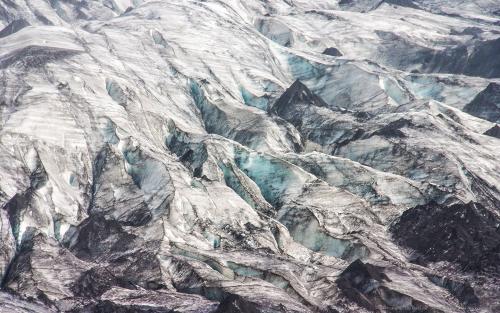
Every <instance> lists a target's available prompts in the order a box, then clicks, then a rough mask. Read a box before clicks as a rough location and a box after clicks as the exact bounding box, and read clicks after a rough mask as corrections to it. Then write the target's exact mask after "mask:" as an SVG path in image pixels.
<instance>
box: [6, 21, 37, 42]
mask: <svg viewBox="0 0 500 313" xmlns="http://www.w3.org/2000/svg"><path fill="white" fill-rule="evenodd" d="M27 26H30V23H28V22H27V21H26V20H24V19H19V20H15V21H12V22H11V23H10V24H9V25H7V26H5V27H4V29H2V30H1V31H0V38H3V37H7V36H9V35H12V34H14V33H15V32H18V31H20V30H21V29H23V28H25V27H27Z"/></svg>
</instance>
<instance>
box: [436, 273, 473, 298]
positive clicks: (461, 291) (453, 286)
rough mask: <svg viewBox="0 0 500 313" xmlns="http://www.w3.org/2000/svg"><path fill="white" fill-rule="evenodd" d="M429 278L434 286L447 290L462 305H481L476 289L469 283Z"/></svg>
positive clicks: (446, 278) (437, 277) (439, 277)
mask: <svg viewBox="0 0 500 313" xmlns="http://www.w3.org/2000/svg"><path fill="white" fill-rule="evenodd" d="M427 277H428V278H429V280H430V281H432V282H433V283H434V284H436V285H438V286H440V287H443V288H445V289H447V290H448V291H449V292H450V293H451V294H452V295H454V296H455V297H456V298H457V299H458V300H459V301H460V303H463V304H464V305H467V306H469V305H478V304H479V298H478V297H477V296H476V293H475V292H474V289H473V288H472V287H471V285H470V284H469V283H468V282H462V281H459V280H454V279H452V278H449V277H441V276H437V275H430V274H429V275H427Z"/></svg>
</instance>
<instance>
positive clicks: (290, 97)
mask: <svg viewBox="0 0 500 313" xmlns="http://www.w3.org/2000/svg"><path fill="white" fill-rule="evenodd" d="M297 104H308V105H313V106H318V107H328V104H327V103H326V102H325V101H323V99H321V98H320V97H318V96H317V95H315V94H314V93H312V92H311V90H309V88H307V86H306V85H304V84H303V83H302V82H300V81H299V80H296V81H295V82H294V83H293V84H292V85H291V86H290V87H288V89H287V90H286V91H285V92H284V93H283V94H282V95H281V97H280V98H279V99H278V101H276V103H275V104H274V105H273V107H272V108H271V111H272V112H273V113H276V114H278V115H280V116H282V115H284V114H286V113H287V112H288V111H291V110H292V109H293V108H294V106H295V105H297ZM292 124H293V123H292Z"/></svg>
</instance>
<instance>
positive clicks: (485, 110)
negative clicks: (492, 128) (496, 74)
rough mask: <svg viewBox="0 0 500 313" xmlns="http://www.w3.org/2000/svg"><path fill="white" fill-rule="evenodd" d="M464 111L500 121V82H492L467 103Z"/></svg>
mask: <svg viewBox="0 0 500 313" xmlns="http://www.w3.org/2000/svg"><path fill="white" fill-rule="evenodd" d="M464 111H465V112H467V113H469V114H471V115H474V116H477V117H479V118H483V119H485V120H488V121H490V122H493V123H498V122H500V84H497V83H490V84H489V85H488V87H486V89H484V90H483V91H481V92H480V93H479V94H478V95H477V96H476V97H475V98H474V100H472V101H471V102H470V103H467V105H465V107H464Z"/></svg>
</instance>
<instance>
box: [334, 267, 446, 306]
mask: <svg viewBox="0 0 500 313" xmlns="http://www.w3.org/2000/svg"><path fill="white" fill-rule="evenodd" d="M390 281H391V280H390V279H389V277H387V275H386V274H384V268H382V267H378V266H374V265H371V264H368V263H363V262H361V261H360V260H356V261H354V262H352V263H351V264H350V265H349V266H348V267H347V268H346V269H345V270H344V271H343V272H342V274H341V275H340V276H339V278H338V279H337V285H338V286H339V288H340V289H341V290H342V292H343V293H344V294H345V296H346V297H348V298H349V299H350V300H351V301H353V302H356V303H357V304H359V305H361V306H362V307H365V308H367V309H368V310H370V311H373V312H422V313H424V312H425V313H431V312H432V313H437V312H442V311H441V310H437V309H434V308H431V307H429V306H428V305H426V304H425V303H423V302H421V301H418V300H416V299H413V298H412V297H410V296H409V295H405V294H402V293H400V292H398V291H395V290H392V289H390V288H388V287H387V286H385V285H384V283H385V282H390Z"/></svg>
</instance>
